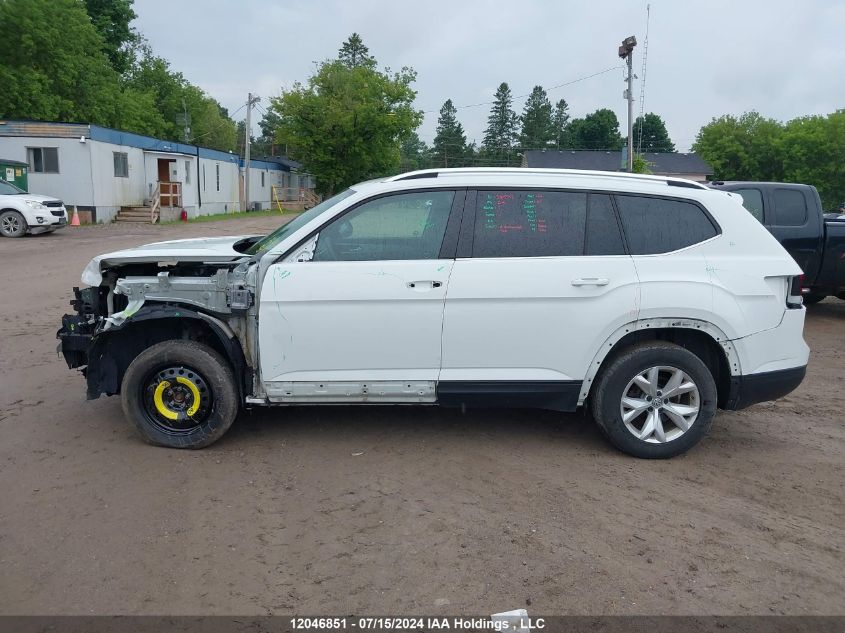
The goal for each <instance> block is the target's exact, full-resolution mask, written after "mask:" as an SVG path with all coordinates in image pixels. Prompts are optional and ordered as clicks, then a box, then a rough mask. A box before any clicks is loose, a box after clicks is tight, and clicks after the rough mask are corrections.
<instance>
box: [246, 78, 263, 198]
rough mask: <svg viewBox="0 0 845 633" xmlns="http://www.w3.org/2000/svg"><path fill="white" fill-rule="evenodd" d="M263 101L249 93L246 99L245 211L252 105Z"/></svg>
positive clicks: (247, 191) (247, 193)
mask: <svg viewBox="0 0 845 633" xmlns="http://www.w3.org/2000/svg"><path fill="white" fill-rule="evenodd" d="M259 101H261V97H259V96H257V95H256V96H255V97H253V96H252V93H251V92H250V93H249V96H247V99H246V129H245V130H244V206H243V209H242V210H243V211H249V141H250V136H252V132H251V129H250V126H251V125H252V106H254V105H255V104H256V103H258V102H259Z"/></svg>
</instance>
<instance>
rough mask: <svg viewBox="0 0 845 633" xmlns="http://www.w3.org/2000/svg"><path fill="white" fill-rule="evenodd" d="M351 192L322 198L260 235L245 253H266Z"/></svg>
mask: <svg viewBox="0 0 845 633" xmlns="http://www.w3.org/2000/svg"><path fill="white" fill-rule="evenodd" d="M353 193H355V191H353V190H352V189H347V190H345V191H341V192H340V193H339V194H337V195H336V196H332V197H331V198H329V199H328V200H323V201H322V202H321V203H320V204H318V205H317V206H316V207H312V208H311V209H308V211H306V212H304V213H301V214H300V215H298V216H297V217H295V218H294V219H293V220H291V221H290V222H288V223H287V224H283V225H282V226H280V227H279V228H277V229H276V230H275V231H273V232H272V233H270V235H267V236H265V237H262V238H261V239H260V240H259V241H257V242H256V243H255V244H253V245H252V246H250V247H249V248H248V249H247V250H246V253H247V254H248V255H259V254H260V253H266V252H267V251H269V250H271V249H272V248H273V247H275V246H276V245H277V244H279V243H280V242H281V241H282V240H283V239H285V238H286V237H287V236H288V235H290V234H292V233H293V232H295V231H297V230H299V229H300V227H303V226H305V225H306V224H308V223H309V222H310V221H311V220H313V219H314V218H316V217H317V216H318V215H320V214H322V213H324V212H325V211H328V210H329V209H331V208H332V207H333V206H334V205H336V204H337V203H338V202H340V201H341V200H343V199H344V198H348V197H349V196H351V195H352V194H353Z"/></svg>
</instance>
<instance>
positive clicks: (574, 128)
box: [568, 108, 622, 151]
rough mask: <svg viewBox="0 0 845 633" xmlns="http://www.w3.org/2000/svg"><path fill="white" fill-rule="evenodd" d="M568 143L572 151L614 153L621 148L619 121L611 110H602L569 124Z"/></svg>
mask: <svg viewBox="0 0 845 633" xmlns="http://www.w3.org/2000/svg"><path fill="white" fill-rule="evenodd" d="M568 140H569V143H568V145H569V146H570V147H571V148H572V149H593V150H605V151H616V150H619V149H621V148H622V136H621V135H620V134H619V120H618V119H617V118H616V114H614V112H613V110H608V109H607V108H602V109H600V110H596V111H595V112H593V113H592V114H588V115H587V116H585V117H584V118H583V119H573V120H572V122H571V123H570V124H569V135H568Z"/></svg>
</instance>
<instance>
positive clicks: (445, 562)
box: [0, 217, 845, 614]
mask: <svg viewBox="0 0 845 633" xmlns="http://www.w3.org/2000/svg"><path fill="white" fill-rule="evenodd" d="M278 221H279V220H278V218H266V217H265V218H256V219H254V220H243V221H242V220H237V221H226V222H212V223H203V224H197V225H186V226H175V227H173V226H171V227H152V226H139V227H134V228H127V227H126V226H107V227H86V228H82V229H67V230H65V231H64V232H59V233H57V234H55V235H51V236H46V237H37V238H26V239H21V240H10V239H5V240H0V261H2V280H3V281H2V290H3V300H2V302H0V315H2V323H3V329H2V334H0V613H3V614H63V613H72V614H106V613H125V614H198V613H218V614H266V613H288V612H294V611H295V612H299V613H324V614H325V613H334V614H361V613H389V614H399V613H418V614H422V613H425V614H438V613H442V614H447V613H449V614H454V613H478V614H485V613H487V614H489V613H493V612H497V611H503V610H507V609H513V608H519V607H525V606H526V605H529V606H527V607H526V608H527V609H528V610H529V613H532V614H533V613H536V614H657V613H669V614H679V613H683V614H709V613H717V614H770V613H789V614H806V613H814V614H843V613H845V556H843V546H845V485H844V484H845V413H843V412H845V396H843V392H845V378H843V376H845V302H843V301H837V300H827V301H825V302H823V303H822V304H820V305H818V306H815V307H814V308H812V309H811V311H810V313H809V315H808V323H807V339H808V342H809V344H810V345H811V346H812V348H813V355H812V358H811V365H810V368H809V374H808V378H807V380H806V381H805V382H804V384H803V385H802V386H801V387H800V389H799V390H798V391H797V392H795V393H794V394H793V395H791V396H790V397H788V398H785V399H784V400H782V401H780V402H778V403H777V404H771V403H769V404H763V405H758V406H755V407H753V408H751V409H749V410H747V411H744V412H740V413H721V414H720V415H719V417H718V419H717V421H716V423H715V424H714V427H713V431H712V433H711V434H710V436H709V438H708V439H706V440H705V441H704V442H703V443H702V444H701V445H700V446H699V447H698V448H697V449H696V450H694V451H693V452H692V453H690V454H688V455H686V456H684V457H681V458H677V459H674V460H671V461H664V462H647V461H637V460H634V459H631V458H628V457H626V456H624V455H622V454H620V453H618V452H616V451H615V450H614V449H612V448H611V447H610V446H608V445H607V444H606V443H605V442H604V441H603V440H602V438H601V437H600V436H599V434H598V432H597V430H596V429H595V428H594V427H593V425H592V424H590V423H588V422H587V421H586V420H585V419H584V418H583V417H582V416H580V415H569V416H561V415H559V414H555V413H549V412H538V411H472V412H468V413H466V414H464V415H462V414H461V413H460V411H453V410H437V409H433V408H390V407H387V408H376V407H363V408H348V407H335V408H330V407H325V408H295V409H276V410H271V411H261V412H255V413H252V414H251V415H244V416H242V417H241V418H240V419H239V420H238V421H237V422H236V423H235V425H234V426H233V427H232V430H231V431H230V432H229V434H228V435H227V436H226V437H225V438H224V439H223V440H222V441H221V442H219V443H218V444H216V445H215V446H213V447H211V448H209V449H206V450H203V451H199V452H182V451H173V450H165V449H159V448H152V447H150V446H147V445H145V444H143V443H142V442H141V441H140V440H139V439H138V437H137V436H136V435H135V433H134V431H133V430H132V428H130V425H129V423H127V422H126V421H125V420H124V418H123V415H122V412H121V409H120V402H119V401H118V399H116V398H101V399H99V400H95V401H92V402H86V400H85V397H84V385H83V379H82V378H81V376H79V375H78V374H76V372H74V371H69V370H68V369H67V367H66V366H65V364H64V361H63V360H62V359H61V358H59V357H57V355H56V340H55V331H56V329H57V328H58V327H59V321H60V317H61V315H62V314H63V312H65V311H68V306H67V302H68V300H69V298H70V289H71V287H72V286H73V285H79V283H80V282H79V273H80V271H81V269H82V267H83V265H84V264H85V263H86V262H87V260H88V259H89V258H90V257H91V256H93V255H95V254H98V253H101V252H105V251H110V250H116V249H118V248H121V247H127V246H132V245H135V244H140V243H144V242H150V241H156V240H161V239H175V238H180V237H189V236H193V235H203V234H218V235H225V234H237V233H258V232H265V231H266V230H267V229H268V227H272V226H275V225H276V224H278Z"/></svg>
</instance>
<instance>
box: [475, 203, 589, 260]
mask: <svg viewBox="0 0 845 633" xmlns="http://www.w3.org/2000/svg"><path fill="white" fill-rule="evenodd" d="M586 222H587V194H586V193H578V192H569V191H526V190H496V191H489V190H480V191H478V195H477V197H476V209H475V227H474V239H473V248H472V256H473V257H543V256H555V255H557V256H566V255H583V253H584V234H585V225H586Z"/></svg>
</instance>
